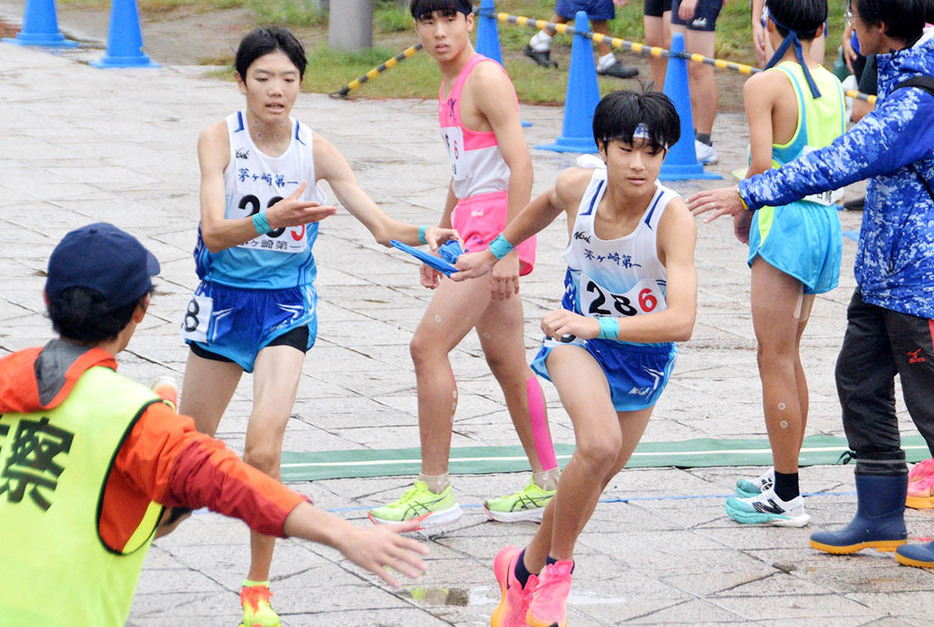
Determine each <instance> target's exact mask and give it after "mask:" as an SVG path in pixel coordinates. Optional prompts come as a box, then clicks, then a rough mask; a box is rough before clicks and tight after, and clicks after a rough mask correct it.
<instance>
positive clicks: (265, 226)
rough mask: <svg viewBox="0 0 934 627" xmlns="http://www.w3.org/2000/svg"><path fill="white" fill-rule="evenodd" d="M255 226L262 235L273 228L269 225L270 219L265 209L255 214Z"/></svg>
mask: <svg viewBox="0 0 934 627" xmlns="http://www.w3.org/2000/svg"><path fill="white" fill-rule="evenodd" d="M253 228H254V229H256V232H257V233H258V234H260V235H265V234H266V233H268V232H269V231H271V230H272V227H271V226H269V220H267V219H266V212H265V211H260V212H259V213H254V214H253Z"/></svg>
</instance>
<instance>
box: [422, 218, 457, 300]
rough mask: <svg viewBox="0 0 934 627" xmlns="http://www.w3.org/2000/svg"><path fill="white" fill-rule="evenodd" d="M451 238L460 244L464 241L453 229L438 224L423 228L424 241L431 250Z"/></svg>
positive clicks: (436, 248)
mask: <svg viewBox="0 0 934 627" xmlns="http://www.w3.org/2000/svg"><path fill="white" fill-rule="evenodd" d="M451 239H456V240H457V241H459V242H460V243H461V244H463V243H464V240H462V239H461V237H460V235H458V233H457V231H455V230H454V229H442V228H441V227H439V226H429V227H428V228H427V229H425V241H426V242H428V248H430V249H431V250H438V247H439V246H441V244H443V243H445V242H446V241H448V240H451ZM426 287H427V286H426Z"/></svg>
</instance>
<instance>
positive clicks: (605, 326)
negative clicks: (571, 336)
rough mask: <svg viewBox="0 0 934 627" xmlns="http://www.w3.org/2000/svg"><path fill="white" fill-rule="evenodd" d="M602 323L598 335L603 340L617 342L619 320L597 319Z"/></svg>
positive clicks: (609, 318)
mask: <svg viewBox="0 0 934 627" xmlns="http://www.w3.org/2000/svg"><path fill="white" fill-rule="evenodd" d="M597 322H599V323H600V334H599V335H597V337H598V338H600V339H601V340H615V339H616V338H618V337H619V318H611V317H609V316H603V317H600V318H597Z"/></svg>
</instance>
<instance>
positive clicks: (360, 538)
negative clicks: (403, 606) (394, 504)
mask: <svg viewBox="0 0 934 627" xmlns="http://www.w3.org/2000/svg"><path fill="white" fill-rule="evenodd" d="M420 522H421V520H420V519H417V518H416V519H412V520H409V521H406V522H404V523H400V524H398V525H377V526H374V527H356V526H354V527H353V531H351V532H348V533H347V534H345V535H344V536H343V537H342V538H341V540H340V542H339V543H338V544H337V545H336V548H337V549H338V550H339V551H340V552H341V553H343V554H344V556H345V557H346V558H347V559H349V560H350V561H351V562H353V563H354V564H356V565H358V566H361V567H363V568H365V569H367V570H368V571H370V572H373V573H376V574H377V575H378V576H379V577H380V579H382V580H383V581H385V582H386V583H388V584H389V585H390V586H392V587H394V588H398V587H399V582H398V581H397V580H396V579H395V578H394V577H393V576H392V575H391V574H390V572H389V570H388V569H389V568H391V569H392V570H394V571H396V572H398V573H401V574H403V575H405V576H406V577H408V578H409V579H415V578H416V577H418V576H419V575H420V574H422V573H423V572H425V570H427V568H428V565H427V564H425V562H424V561H422V559H421V558H419V557H418V556H419V555H428V547H426V546H425V545H424V544H422V543H420V542H418V541H416V540H413V539H412V538H406V537H405V536H401V535H399V534H400V533H407V532H411V531H417V530H418V529H419V523H420Z"/></svg>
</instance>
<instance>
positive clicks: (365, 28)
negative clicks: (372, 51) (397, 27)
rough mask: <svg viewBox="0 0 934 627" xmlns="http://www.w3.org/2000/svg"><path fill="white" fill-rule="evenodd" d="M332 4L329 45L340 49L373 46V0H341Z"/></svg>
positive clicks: (329, 14) (329, 17) (329, 20)
mask: <svg viewBox="0 0 934 627" xmlns="http://www.w3.org/2000/svg"><path fill="white" fill-rule="evenodd" d="M330 5H331V9H330V11H329V12H328V46H330V47H331V48H336V49H339V50H362V49H364V48H370V47H372V46H373V0H340V1H339V2H332V3H330Z"/></svg>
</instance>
